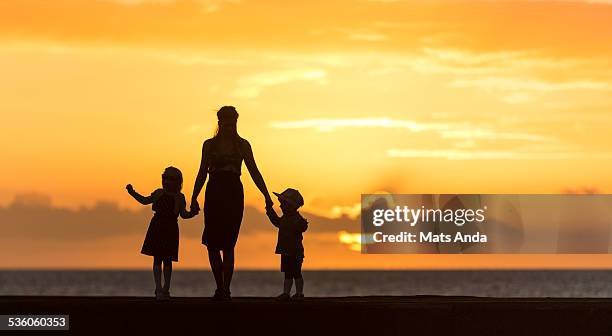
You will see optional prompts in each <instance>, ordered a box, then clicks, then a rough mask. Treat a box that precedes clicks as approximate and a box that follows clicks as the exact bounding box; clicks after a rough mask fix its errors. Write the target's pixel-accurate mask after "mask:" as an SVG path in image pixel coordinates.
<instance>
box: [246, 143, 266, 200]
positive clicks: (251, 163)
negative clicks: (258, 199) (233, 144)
mask: <svg viewBox="0 0 612 336" xmlns="http://www.w3.org/2000/svg"><path fill="white" fill-rule="evenodd" d="M241 145H242V155H243V156H244V164H245V165H246V167H247V169H248V171H249V174H250V175H251V178H252V179H253V182H255V185H256V186H257V188H258V189H259V191H261V193H262V195H263V196H264V198H265V200H266V207H270V206H272V198H271V197H270V193H269V192H268V188H267V187H266V182H265V181H264V179H263V176H261V173H260V172H259V168H257V164H256V163H255V157H254V156H253V149H251V144H249V142H248V141H246V140H244V139H243V140H242V144H241Z"/></svg>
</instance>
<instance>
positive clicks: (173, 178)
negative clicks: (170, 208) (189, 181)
mask: <svg viewBox="0 0 612 336" xmlns="http://www.w3.org/2000/svg"><path fill="white" fill-rule="evenodd" d="M162 184H163V186H164V187H168V188H170V189H173V190H172V191H174V192H176V193H179V192H181V190H182V189H183V173H181V171H180V170H179V169H178V168H176V167H172V166H170V167H168V168H166V169H165V170H164V173H163V174H162Z"/></svg>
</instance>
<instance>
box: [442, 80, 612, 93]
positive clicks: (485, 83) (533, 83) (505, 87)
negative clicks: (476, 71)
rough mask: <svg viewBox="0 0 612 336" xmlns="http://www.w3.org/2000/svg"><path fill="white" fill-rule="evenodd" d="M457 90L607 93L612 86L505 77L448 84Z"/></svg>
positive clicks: (588, 82)
mask: <svg viewBox="0 0 612 336" xmlns="http://www.w3.org/2000/svg"><path fill="white" fill-rule="evenodd" d="M450 85H451V86H452V87H457V88H478V89H482V90H485V91H519V92H520V91H528V92H529V91H536V92H553V91H572V90H588V91H593V90H595V91H602V90H603V91H609V90H612V84H610V83H606V82H596V81H592V80H582V81H567V82H549V81H543V80H534V79H527V78H523V79H521V78H505V77H484V78H478V79H458V80H454V81H452V82H451V83H450Z"/></svg>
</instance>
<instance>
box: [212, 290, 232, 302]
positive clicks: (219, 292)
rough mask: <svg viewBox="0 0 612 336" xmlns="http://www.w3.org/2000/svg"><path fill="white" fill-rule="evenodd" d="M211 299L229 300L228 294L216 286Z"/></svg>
mask: <svg viewBox="0 0 612 336" xmlns="http://www.w3.org/2000/svg"><path fill="white" fill-rule="evenodd" d="M212 299H213V301H227V300H229V294H227V293H226V292H225V291H224V290H223V289H221V288H217V289H216V290H215V295H213V297H212Z"/></svg>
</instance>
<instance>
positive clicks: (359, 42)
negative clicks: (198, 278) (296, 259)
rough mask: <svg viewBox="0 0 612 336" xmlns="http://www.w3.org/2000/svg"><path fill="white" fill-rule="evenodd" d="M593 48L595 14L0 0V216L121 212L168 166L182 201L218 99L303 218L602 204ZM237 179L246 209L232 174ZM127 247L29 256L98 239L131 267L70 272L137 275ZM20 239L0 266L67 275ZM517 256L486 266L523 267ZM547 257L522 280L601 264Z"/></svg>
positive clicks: (603, 90)
mask: <svg viewBox="0 0 612 336" xmlns="http://www.w3.org/2000/svg"><path fill="white" fill-rule="evenodd" d="M610 36H612V2H610V1H582V2H580V1H577V2H570V1H537V2H536V1H480V2H467V1H454V0H453V1H451V0H448V1H445V0H438V1H399V0H398V1H392V0H391V1H389V0H384V1H376V0H372V1H368V0H364V1H360V0H350V1H349V0H342V1H318V0H315V1H307V2H306V1H299V2H298V1H295V2H287V1H278V0H268V1H254V0H253V1H249V0H242V1H240V0H190V1H180V0H175V1H173V0H55V1H46V0H14V1H11V0H9V1H0V111H1V113H2V117H3V118H2V121H3V122H2V123H0V134H2V139H3V141H2V142H0V151H1V152H2V156H3V160H2V163H3V166H2V174H0V204H3V205H4V206H8V205H9V204H10V203H11V202H12V200H13V198H14V197H15V196H16V195H20V194H24V193H32V192H35V193H38V194H42V195H48V196H50V197H51V199H52V202H53V206H56V207H60V208H72V209H76V208H78V207H79V206H93V205H94V204H95V203H96V202H98V201H100V200H103V201H110V202H116V203H118V204H119V205H120V206H121V207H128V208H130V209H137V205H136V204H135V202H134V201H132V200H131V199H130V198H129V196H127V194H125V192H124V189H123V186H124V185H125V184H126V183H132V184H134V186H135V187H136V189H137V190H139V191H142V192H143V193H147V192H149V191H151V190H153V189H154V188H156V187H157V186H158V185H159V183H160V181H159V176H160V174H161V172H162V170H163V168H164V167H166V166H168V165H175V166H177V167H179V168H181V169H182V170H183V173H184V175H185V186H186V187H185V190H184V191H185V193H186V194H188V196H190V195H189V194H190V192H191V186H192V184H193V177H194V174H195V173H196V169H197V166H198V163H199V159H200V158H199V152H200V148H201V144H202V141H203V140H204V139H205V138H206V137H209V136H211V135H212V133H213V131H214V127H215V115H214V111H215V110H216V109H218V107H219V106H221V105H235V106H236V107H237V108H238V111H239V112H240V120H239V131H240V133H241V135H242V136H244V137H246V138H247V139H249V141H250V142H251V144H252V145H253V148H254V151H255V157H256V160H257V161H258V165H259V166H260V168H261V170H262V173H263V175H264V177H265V179H266V182H267V183H268V185H269V187H270V188H271V189H273V190H279V189H284V188H286V187H288V186H292V187H296V188H299V189H300V190H301V191H302V193H303V195H304V196H305V200H306V206H305V209H304V210H305V211H307V212H309V213H315V214H318V215H321V216H327V217H334V216H337V215H339V214H340V213H342V212H343V211H345V212H348V214H351V215H353V213H354V211H353V210H352V209H355V205H356V204H357V203H358V202H359V197H360V194H361V193H369V192H374V191H380V190H382V191H390V192H403V193H422V192H424V193H465V192H474V193H558V192H563V191H564V190H568V189H571V190H576V189H583V188H592V189H596V190H598V191H600V192H607V193H609V192H612V180H611V179H610V171H611V168H612V150H610V143H611V142H612V140H610V139H611V138H610V137H609V134H608V130H609V128H610V126H611V123H612V114H611V113H610V112H612V70H611V69H612V67H611V66H610V65H612V44H611V43H609V37H610ZM245 173H246V171H245ZM243 182H244V184H245V188H246V199H247V203H248V204H251V205H255V206H258V207H260V206H261V205H262V204H263V202H262V199H261V196H260V195H259V194H258V193H257V192H256V189H255V188H254V185H253V183H252V182H251V181H250V179H249V178H248V174H247V175H244V176H243ZM201 221H202V219H201V217H198V219H194V220H193V221H192V222H190V224H189V225H201ZM0 225H12V224H11V223H6V222H4V223H0ZM142 225H145V227H144V228H143V232H142V236H144V229H145V228H146V223H143V224H142ZM313 225H316V224H313ZM357 228H358V227H357ZM269 234H270V235H272V234H273V231H272V230H270V231H269ZM262 235H264V234H263V233H262ZM130 237H131V238H128V236H127V235H121V234H119V235H118V236H116V237H114V238H112V239H116V241H115V240H113V242H112V243H108V242H107V241H106V242H105V241H103V240H96V239H93V240H92V241H82V242H79V243H76V242H72V241H71V242H62V241H61V240H60V242H61V244H60V245H53V244H56V243H57V242H56V241H44V242H41V244H50V245H45V246H55V247H53V250H54V251H55V252H56V253H58V255H70V251H71V249H72V248H74V246H76V245H73V244H85V245H87V244H89V245H91V246H98V245H99V246H109V245H111V246H116V247H117V248H115V249H114V251H117V252H116V253H118V254H121V253H125V256H128V255H129V256H130V258H136V259H134V260H133V261H130V262H128V261H125V260H124V261H119V259H120V258H119V257H118V256H117V257H112V258H111V257H108V255H109V254H108V253H107V252H104V250H99V249H98V250H96V249H92V250H91V251H89V252H87V253H88V254H86V255H84V256H83V259H89V260H97V262H98V263H99V264H100V267H103V266H104V265H105V266H109V265H116V266H120V267H121V266H122V267H137V266H140V265H148V260H147V259H145V258H144V257H141V256H139V255H138V254H137V250H138V247H139V246H137V245H139V244H140V241H139V239H136V238H134V237H137V236H136V235H134V236H130ZM138 237H139V236H138ZM270 237H271V238H264V237H263V236H258V237H257V238H251V239H249V240H247V239H243V240H241V244H243V245H242V247H240V246H239V250H240V249H241V248H243V249H245V250H248V249H249V248H251V246H260V245H261V246H266V248H265V251H266V253H267V252H268V251H270V252H271V251H272V250H271V248H270V247H269V246H268V245H271V244H273V241H272V243H270V239H271V240H273V236H270ZM20 239H21V238H14V239H12V240H11V241H10V244H14V246H21V247H22V248H23V249H24V250H23V251H20V252H19V253H16V252H15V251H16V250H7V251H11V253H15V257H14V258H12V259H13V261H11V262H9V261H5V262H4V264H2V263H0V267H1V266H4V267H17V266H19V265H26V266H27V265H30V266H32V267H34V266H44V265H47V266H49V267H53V266H70V267H81V266H84V265H86V262H84V261H76V259H75V260H73V261H70V260H71V259H70V258H68V259H63V258H59V259H62V260H68V261H65V262H69V263H70V265H64V264H61V263H59V262H58V261H57V259H58V258H48V259H45V258H42V259H41V258H40V256H39V257H35V256H33V255H32V254H31V253H34V252H31V251H30V249H33V248H34V245H35V244H34V243H29V242H26V241H22V240H20ZM189 239H195V238H193V237H191V238H189ZM309 239H310V241H309V243H310V244H311V245H310V246H311V247H310V250H311V251H312V254H313V255H316V256H325V255H335V256H338V258H335V259H334V260H333V261H330V260H331V259H329V260H323V257H321V258H312V259H311V261H310V262H311V263H310V264H309V265H310V267H312V268H317V267H326V268H334V267H345V268H347V267H360V266H363V267H375V266H380V265H384V267H428V265H430V266H431V265H433V266H432V267H449V266H456V265H460V266H461V265H464V266H465V267H494V266H495V265H499V264H500V261H501V260H502V259H497V258H500V257H489V256H486V257H469V258H467V257H462V258H459V259H456V258H454V257H453V258H451V259H444V258H446V257H440V256H433V257H432V256H430V257H427V258H434V259H433V261H431V262H430V261H428V262H426V263H425V264H423V263H422V262H420V261H417V259H415V257H409V256H406V257H403V256H400V257H396V256H393V257H387V258H384V259H383V260H381V259H380V258H378V257H376V258H372V257H370V256H361V255H359V254H357V253H355V252H352V251H350V250H348V248H347V246H346V245H343V244H341V243H340V242H338V239H337V234H333V233H325V234H323V233H312V234H311V235H310V236H307V240H309ZM186 241H189V240H186ZM96 244H98V245H96ZM326 244H327V245H326ZM4 245H5V246H8V244H4ZM134 246H135V247H134ZM185 246H191V247H189V248H187V247H186V250H185V251H184V252H181V253H182V254H184V255H186V256H187V255H192V256H195V255H200V254H201V252H202V251H201V246H199V245H198V244H197V240H194V241H193V244H185ZM130 248H132V250H130ZM307 248H308V246H307ZM25 249H27V250H28V251H26V250H25ZM17 250H18V249H17ZM334 251H336V252H334ZM340 251H342V252H340ZM62 253H63V254H62ZM246 254H248V255H249V256H253V253H246ZM121 255H122V256H123V254H121ZM377 258H378V259H377ZM435 258H438V259H435ZM479 258H484V259H479ZM489 258H490V259H489ZM511 258H517V257H511ZM53 259H55V261H54V260H53ZM519 259H520V258H519ZM519 259H511V260H510V261H508V260H506V259H503V260H505V261H503V265H515V264H516V265H519V266H520V265H523V266H529V265H534V264H533V259H530V260H527V259H526V258H523V261H520V260H519ZM130 260H132V259H130ZM419 260H421V259H419ZM422 260H429V259H422ZM436 260H437V261H436ZM470 260H471V261H470ZM512 260H514V261H512ZM516 260H519V261H516ZM538 260H539V259H538ZM555 260H557V261H554V260H553V259H546V258H544V259H542V261H541V263H540V264H538V263H536V264H535V266H534V267H540V266H541V267H553V265H557V263H561V264H562V265H569V266H568V267H577V266H583V265H587V266H585V267H588V265H591V266H594V267H595V266H597V267H601V266H606V267H608V266H610V265H612V261H607V259H602V260H603V261H597V262H596V261H594V260H595V259H593V258H583V259H571V258H569V257H563V258H557V259H555ZM63 262H64V261H62V263H63ZM242 262H244V264H242V265H243V267H256V266H257V265H263V266H265V267H274V265H275V263H276V260H275V259H274V256H273V255H265V256H264V255H262V256H260V257H250V259H249V258H247V259H243V261H242ZM204 264H205V263H204V259H203V257H202V259H200V260H198V259H193V263H192V264H191V263H190V262H188V261H186V263H185V264H184V265H186V266H192V267H197V266H198V265H201V266H205V265H204ZM503 265H502V266H503Z"/></svg>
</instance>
